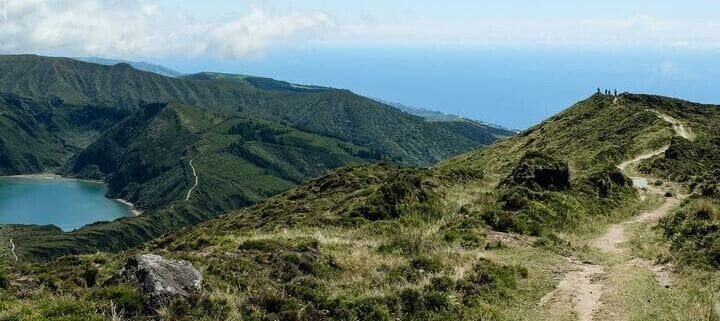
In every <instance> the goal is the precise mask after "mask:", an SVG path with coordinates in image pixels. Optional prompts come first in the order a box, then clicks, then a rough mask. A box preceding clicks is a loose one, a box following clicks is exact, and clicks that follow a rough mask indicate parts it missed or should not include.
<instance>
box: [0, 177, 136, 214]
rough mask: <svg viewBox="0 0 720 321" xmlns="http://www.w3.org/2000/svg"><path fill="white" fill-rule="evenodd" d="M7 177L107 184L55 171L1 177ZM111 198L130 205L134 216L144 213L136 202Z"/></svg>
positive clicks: (129, 207)
mask: <svg viewBox="0 0 720 321" xmlns="http://www.w3.org/2000/svg"><path fill="white" fill-rule="evenodd" d="M2 177H6V178H29V179H43V180H66V181H77V182H83V183H91V184H101V185H105V182H104V181H101V180H95V179H78V178H68V177H62V176H60V175H58V174H54V173H39V174H20V175H8V176H0V178H2ZM108 199H110V200H113V201H116V202H118V203H121V204H123V205H125V206H127V207H128V209H129V210H130V213H132V214H133V216H135V217H137V216H140V215H142V214H143V212H142V211H141V210H139V209H137V208H136V207H135V204H133V203H130V202H128V201H126V200H124V199H121V198H109V197H108Z"/></svg>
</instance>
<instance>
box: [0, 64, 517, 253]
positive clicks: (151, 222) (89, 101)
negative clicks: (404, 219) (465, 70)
mask: <svg viewBox="0 0 720 321" xmlns="http://www.w3.org/2000/svg"><path fill="white" fill-rule="evenodd" d="M0 72H2V74H3V75H4V76H3V78H2V79H0V92H8V94H1V97H2V99H0V129H3V132H4V134H3V137H2V138H0V152H1V153H0V174H5V175H8V174H28V173H38V172H47V171H56V170H57V171H58V172H59V173H61V174H62V175H65V176H71V177H77V178H89V179H98V180H104V181H105V182H106V183H107V185H108V196H109V197H112V198H122V199H125V200H127V201H129V202H132V203H133V204H134V205H135V206H136V207H138V208H139V209H141V210H142V211H143V213H144V215H143V217H139V218H128V219H122V220H119V221H115V222H110V223H98V224H94V225H91V226H87V227H84V228H82V229H80V230H78V231H74V232H72V233H61V232H59V231H56V230H55V229H50V230H48V229H47V228H46V227H17V226H13V227H0V228H2V229H3V231H5V232H6V233H8V234H9V235H13V236H14V237H16V238H18V239H21V240H23V241H24V247H23V250H22V251H23V252H24V255H28V256H32V257H36V258H37V257H40V258H48V257H55V256H56V255H61V254H70V253H81V252H94V251H97V250H105V251H117V250H122V249H127V248H128V247H131V246H137V245H139V244H140V243H142V242H144V241H147V240H149V239H152V238H154V237H157V236H159V235H162V234H164V233H167V232H170V231H174V230H176V229H178V228H180V227H183V226H187V225H189V224H195V223H198V222H201V221H204V220H206V219H208V218H210V217H214V216H216V215H218V214H221V213H223V212H227V211H229V210H231V209H236V208H238V207H244V206H249V205H251V204H254V203H257V202H259V201H262V200H264V199H266V198H267V197H270V196H273V195H277V194H278V193H281V192H284V191H287V190H289V189H291V188H293V187H294V186H296V185H298V184H301V183H303V182H305V181H307V180H308V179H311V178H314V177H318V176H319V175H321V174H322V173H324V172H326V171H328V170H331V169H334V168H337V167H341V166H344V165H348V164H355V163H360V162H377V161H380V160H388V161H392V162H396V163H402V164H408V165H430V164H432V163H434V162H436V161H438V160H440V159H443V158H446V157H449V156H451V155H455V154H457V153H460V152H463V151H467V150H470V149H473V148H476V147H479V146H482V145H484V144H489V143H492V142H494V141H495V140H496V139H498V137H499V136H501V135H499V134H498V133H505V131H503V130H499V129H496V128H492V127H489V126H486V125H482V124H479V123H470V122H468V123H466V124H463V125H462V126H456V125H438V124H435V123H430V122H426V121H424V120H423V119H421V118H418V117H415V116H410V115H407V114H405V113H403V112H400V111H399V110H396V109H394V108H391V107H389V106H386V105H384V104H382V103H378V102H376V101H373V100H370V99H367V98H364V97H361V96H358V95H355V94H353V93H351V92H349V91H345V90H337V89H331V88H324V87H316V86H302V85H296V84H290V83H287V82H282V81H276V80H272V79H267V78H259V77H250V76H242V75H227V74H217V73H202V74H197V75H189V76H184V77H179V78H172V77H165V76H161V75H158V74H154V73H149V72H142V71H138V70H135V69H133V68H132V67H131V66H130V65H128V64H117V65H113V66H104V65H96V64H91V63H85V62H81V61H78V60H74V59H65V58H50V57H41V56H34V55H13V56H0ZM387 128H394V129H395V130H387ZM196 177H197V180H198V183H199V184H198V185H197V186H195V188H193V189H192V193H190V192H189V191H190V189H191V188H192V187H193V186H194V184H195V181H196ZM30 235H32V237H30Z"/></svg>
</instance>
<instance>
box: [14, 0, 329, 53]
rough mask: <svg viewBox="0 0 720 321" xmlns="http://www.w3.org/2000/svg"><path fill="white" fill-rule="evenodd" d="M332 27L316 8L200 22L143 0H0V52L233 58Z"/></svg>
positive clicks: (259, 12) (255, 10)
mask: <svg viewBox="0 0 720 321" xmlns="http://www.w3.org/2000/svg"><path fill="white" fill-rule="evenodd" d="M333 26H334V21H333V20H332V18H331V17H330V16H328V15H326V14H324V13H321V12H290V13H282V14H278V13H273V12H268V10H263V9H259V8H252V9H250V10H249V12H247V13H245V14H243V15H241V16H238V17H234V18H231V19H227V20H223V21H201V20H198V19H196V18H194V17H192V16H189V15H186V14H184V13H182V12H178V11H175V10H169V9H167V8H163V7H161V6H160V5H158V4H156V3H154V2H152V1H150V0H117V1H114V0H110V1H101V0H0V51H2V52H39V53H52V52H62V53H69V54H75V55H98V56H108V57H141V56H144V57H147V56H155V57H157V56H166V55H178V54H185V55H214V56H219V57H225V58H238V57H242V56H246V55H250V54H255V53H258V52H260V51H262V50H264V49H267V48H268V47H271V46H273V45H276V44H282V43H290V42H296V41H302V40H306V39H309V38H312V37H314V36H315V35H317V34H319V33H320V32H322V31H324V30H328V29H330V28H332V27H333Z"/></svg>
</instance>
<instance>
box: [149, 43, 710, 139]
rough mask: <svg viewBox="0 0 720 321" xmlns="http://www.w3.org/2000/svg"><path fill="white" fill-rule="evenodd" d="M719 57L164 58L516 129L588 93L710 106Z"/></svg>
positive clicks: (591, 52)
mask: <svg viewBox="0 0 720 321" xmlns="http://www.w3.org/2000/svg"><path fill="white" fill-rule="evenodd" d="M719 57H720V50H706V49H688V48H627V47H614V48H558V47H532V48H530V47H518V48H508V47H503V48H497V47H482V46H475V47H467V46H465V47H453V46H429V45H428V46H414V47H401V46H385V47H370V46H346V47H323V46H309V47H305V48H302V49H297V48H286V49H276V50H273V51H271V52H268V53H265V54H262V55H257V56H254V57H249V58H244V59H240V60H228V59H220V58H212V57H194V58H187V57H178V58H165V59H160V60H157V61H154V62H157V63H160V64H163V65H166V66H168V67H171V68H174V69H177V70H179V71H182V72H186V73H193V72H199V71H222V72H231V73H241V74H250V75H256V76H266V77H272V78H276V79H281V80H287V81H291V82H295V83H301V84H314V85H324V86H331V87H336V88H346V89H351V90H353V91H355V92H357V93H359V94H363V95H366V96H370V97H375V98H380V99H383V100H386V101H392V102H398V103H402V104H405V105H411V106H416V107H423V108H428V109H434V110H440V111H443V112H446V113H453V114H458V115H462V116H465V117H469V118H474V119H480V120H485V121H489V122H492V123H497V124H500V125H503V126H506V127H509V128H514V129H523V128H526V127H529V126H531V125H534V124H536V123H538V122H540V121H542V120H543V119H545V118H547V117H549V116H551V115H552V114H554V113H556V112H558V111H560V110H563V109H565V108H566V107H568V106H570V105H572V104H573V103H574V102H576V101H578V100H581V99H584V98H586V97H587V96H589V95H591V94H592V93H593V92H594V91H595V90H596V88H597V87H601V88H602V89H605V88H608V89H613V90H614V89H617V90H618V91H620V92H622V91H629V92H635V93H653V94H660V95H667V96H674V97H679V98H683V99H688V100H693V101H698V102H704V103H720V90H719V89H720V68H718V66H720V59H718V58H719Z"/></svg>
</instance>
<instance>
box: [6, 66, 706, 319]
mask: <svg viewBox="0 0 720 321" xmlns="http://www.w3.org/2000/svg"><path fill="white" fill-rule="evenodd" d="M225 81H233V82H237V81H240V80H237V79H231V80H225ZM654 99H657V98H653V97H648V96H643V95H629V94H625V95H622V96H620V97H619V98H618V101H614V100H613V99H612V98H611V97H607V96H604V95H594V96H592V97H590V98H589V99H587V100H585V101H582V102H580V103H578V104H576V105H575V106H573V107H571V108H569V109H568V110H566V111H564V112H563V113H561V114H559V115H557V116H555V117H553V118H551V119H549V120H548V121H546V122H543V123H542V124H540V125H538V126H536V127H534V128H532V129H530V130H528V131H525V132H523V133H521V134H520V135H518V136H516V137H513V138H509V139H507V140H504V141H501V142H499V143H496V144H495V145H493V146H491V147H488V148H486V149H482V150H478V151H474V152H471V153H468V154H465V155H461V156H458V157H456V158H454V159H451V160H448V161H446V162H443V163H441V164H439V165H438V166H436V167H432V168H427V169H420V168H411V167H402V166H397V165H391V164H388V163H386V162H378V163H376V164H350V165H347V166H343V167H340V168H338V169H335V170H332V171H328V172H326V173H324V174H322V175H320V176H319V177H318V178H315V179H310V180H309V181H307V182H305V183H302V184H299V185H297V186H295V185H294V183H295V181H294V180H293V179H294V178H302V177H310V176H311V175H310V174H306V173H314V172H313V170H314V168H313V167H311V166H310V167H304V166H302V165H300V166H298V165H297V164H303V162H302V161H294V162H291V163H287V164H286V163H283V162H270V161H269V160H270V159H272V157H277V159H287V157H289V156H287V155H286V154H283V155H282V158H281V157H280V156H273V155H277V154H273V152H278V151H280V150H282V151H288V150H293V149H294V148H298V149H299V150H301V151H302V152H299V153H298V154H302V155H308V154H310V152H313V151H314V152H320V151H322V152H323V153H326V154H332V155H344V156H345V157H350V158H353V157H354V158H355V159H365V158H364V157H363V156H361V155H371V154H373V153H372V152H371V151H369V150H367V149H364V150H363V147H362V146H361V145H354V144H350V143H344V144H345V145H342V144H340V143H339V142H338V141H334V140H330V139H329V138H327V137H321V136H315V135H312V134H308V133H307V132H302V131H298V130H297V129H296V128H294V127H290V126H282V125H279V124H277V123H276V122H271V121H259V120H256V119H247V118H242V117H228V116H223V115H224V114H217V118H215V117H211V115H216V114H211V113H204V112H203V113H197V114H195V113H194V110H195V109H188V107H185V106H182V105H174V104H173V105H169V106H166V107H164V108H163V111H161V112H160V113H164V112H167V113H169V115H172V117H178V118H179V119H186V121H180V122H174V123H173V122H170V121H164V122H163V123H165V124H171V125H172V126H179V128H183V130H187V131H188V132H189V133H190V134H191V135H190V134H189V135H190V136H189V137H192V141H191V142H190V143H189V145H190V146H193V148H191V149H190V151H191V152H192V153H191V154H190V155H188V156H185V158H184V160H188V158H189V157H197V158H195V159H196V162H197V163H194V164H195V166H196V167H197V168H196V169H199V170H200V171H201V173H202V172H203V171H205V172H206V173H212V171H211V169H212V168H220V165H219V164H236V163H233V162H230V161H227V160H228V159H232V160H235V159H240V160H242V162H243V164H247V166H255V167H256V168H258V169H260V168H263V169H267V170H266V171H263V172H262V173H263V174H262V175H264V176H263V177H272V178H273V179H276V180H278V181H280V180H281V181H284V182H290V183H289V184H288V188H291V186H295V187H292V188H291V189H290V190H288V191H286V192H284V193H281V194H278V195H275V196H271V197H269V198H267V199H266V200H264V201H261V202H259V203H257V204H255V205H252V206H249V207H246V208H242V209H238V210H234V211H230V212H228V213H226V214H224V215H221V216H218V217H214V218H212V219H209V220H207V221H204V222H201V223H198V224H195V225H193V226H187V227H184V228H182V229H181V230H179V231H176V232H174V233H170V234H167V235H164V236H162V237H160V238H156V239H154V240H153V241H151V242H147V243H144V244H142V245H139V244H138V243H136V244H134V245H139V246H138V247H137V248H134V249H131V250H127V251H124V252H120V253H117V254H107V253H95V254H85V255H69V256H64V257H60V258H57V259H54V260H53V261H52V262H50V263H45V262H33V261H29V260H27V259H28V258H32V257H42V253H43V251H52V250H48V249H49V248H51V247H50V246H48V245H47V244H53V246H54V244H61V245H62V244H63V239H62V238H58V239H51V238H48V235H52V231H51V230H49V229H50V228H45V229H46V230H45V231H43V232H40V231H37V229H40V228H38V227H36V228H34V229H35V230H33V229H31V228H27V227H10V228H9V229H8V230H2V231H0V242H1V243H2V244H7V242H6V240H4V239H2V238H8V237H13V238H15V239H16V240H17V242H18V243H20V244H23V246H22V247H21V248H20V249H19V251H20V254H21V256H22V257H23V261H21V262H20V263H17V264H15V263H13V264H7V265H6V266H7V269H6V271H7V272H5V275H7V278H8V279H9V280H10V281H9V282H8V287H7V288H8V290H7V291H3V292H0V311H2V312H0V320H3V319H9V320H33V319H49V320H67V319H73V318H75V319H77V318H82V319H89V320H94V319H107V318H110V317H116V318H122V319H125V320H146V319H161V320H225V319H228V320H276V319H283V320H346V319H358V320H363V319H365V320H391V319H392V320H395V319H401V320H451V319H452V320H456V319H460V320H477V319H481V320H516V319H547V320H564V319H569V320H572V319H573V318H575V316H570V317H569V318H562V317H557V318H556V316H555V315H553V314H551V313H548V312H554V311H548V310H547V309H548V308H547V307H543V306H540V305H538V302H541V301H542V300H543V299H542V298H543V297H544V296H545V294H547V293H552V292H551V291H552V290H553V289H554V287H555V286H556V285H557V283H558V274H559V273H563V274H564V273H569V272H577V271H578V269H579V266H581V265H590V264H593V263H590V261H591V260H592V261H596V262H597V261H603V260H608V258H607V257H605V256H603V255H602V254H599V253H597V250H593V249H590V248H589V247H587V246H586V245H587V244H586V242H585V241H584V240H583V241H582V242H579V241H578V238H586V237H587V235H591V234H593V233H596V232H597V231H598V229H601V228H603V227H604V226H605V225H606V224H607V223H609V222H617V221H620V220H624V219H627V218H628V217H629V216H631V215H635V214H638V212H639V211H640V210H642V209H644V208H645V207H646V206H648V204H649V203H653V202H659V200H658V199H655V198H651V199H646V200H645V201H641V200H640V198H639V197H638V195H639V194H638V192H637V191H636V190H635V189H634V188H633V187H632V186H631V185H632V184H631V181H630V179H629V178H628V177H626V176H625V175H624V174H623V172H622V171H620V170H619V169H617V168H616V167H615V166H616V165H617V164H619V163H620V162H621V161H624V160H627V159H632V158H634V157H636V156H637V155H639V154H642V153H643V152H647V151H650V150H657V149H659V148H661V147H663V146H664V145H666V144H667V142H668V141H670V140H671V137H672V136H673V133H674V132H673V130H672V128H670V126H669V125H668V124H667V123H665V122H664V121H662V120H661V119H660V118H658V117H657V115H656V114H655V113H653V112H652V111H651V110H648V109H649V108H651V107H652V108H653V109H654V108H655V105H653V104H655V103H652V104H650V103H649V102H652V101H654ZM660 101H662V102H673V101H674V100H670V99H660ZM669 104H670V105H672V104H673V103H669ZM657 106H658V107H657V108H658V110H660V111H662V112H663V113H667V114H672V115H673V117H676V118H678V119H682V120H684V121H687V122H689V123H690V124H691V126H689V127H691V128H693V130H695V132H693V134H694V135H695V137H697V138H696V139H697V140H701V139H703V137H704V135H707V134H706V131H704V130H702V126H695V124H694V123H693V120H692V119H694V117H696V116H693V115H691V114H690V113H688V114H680V112H679V110H678V109H676V108H675V107H671V106H670V107H668V106H666V107H663V106H665V105H662V104H659V103H658V105H657ZM672 106H674V105H672ZM698 108H700V107H698ZM707 108H713V107H711V106H704V107H702V108H700V109H699V110H705V109H707ZM683 110H684V109H683ZM193 115H196V116H193ZM198 115H203V116H202V117H200V116H198ZM137 116H138V115H135V116H134V117H137ZM128 119H133V118H132V117H131V118H128ZM160 119H162V118H160ZM187 119H189V121H187ZM201 120H202V121H201ZM148 124H149V123H148ZM110 132H112V130H111V131H110ZM328 142H332V143H328ZM673 143H675V141H673ZM691 143H692V142H691ZM678 144H679V143H678ZM110 145H116V146H123V144H110ZM278 145H280V146H283V147H282V148H278V149H273V148H272V147H274V146H278ZM202 146H206V147H205V148H204V149H201V148H200V147H202ZM678 146H679V145H678ZM171 147H172V146H168V148H171ZM123 148H124V147H123ZM671 149H672V147H671ZM671 149H669V150H668V151H670V150H671ZM203 150H204V151H206V152H209V151H213V152H212V153H208V154H203V153H202V151H203ZM670 153H672V152H670ZM226 154H227V156H225V155H226ZM198 155H200V156H198ZM203 155H220V156H217V157H218V158H215V157H207V156H203ZM182 157H183V156H182V155H180V156H179V158H182ZM296 157H302V156H301V155H297V156H296ZM191 159H192V158H191ZM300 159H302V158H300ZM220 160H224V161H226V162H225V163H222V162H220ZM671 160H672V157H671ZM687 160H688V161H690V158H688V159H687ZM183 163H184V162H183ZM660 163H662V161H660V160H658V159H650V160H647V161H646V162H644V163H643V164H642V166H640V167H639V170H650V171H656V172H655V173H661V171H662V170H663V167H661V166H653V164H660ZM700 163H701V164H702V165H697V164H696V165H693V166H688V167H687V168H690V169H693V170H695V169H697V168H700V169H699V171H700V173H705V172H708V171H711V170H713V171H714V168H713V167H712V166H713V165H711V164H710V163H711V162H709V161H708V162H705V161H701V162H700ZM273 164H275V165H273ZM278 164H279V165H278ZM232 166H235V165H232ZM244 166H245V165H244ZM230 168H235V167H230ZM238 168H239V167H238ZM683 170H686V169H683ZM81 172H82V171H81ZM237 172H239V171H237ZM258 175H260V174H258ZM303 175H304V176H303ZM658 176H660V175H658ZM700 176H703V175H700ZM211 177H212V176H211ZM215 179H218V180H219V179H220V177H217V178H215ZM210 181H211V182H213V181H212V180H210ZM268 181H270V179H268ZM658 181H659V182H656V184H653V185H664V184H666V183H664V182H663V181H661V180H658ZM257 182H261V183H262V184H265V181H264V180H262V179H260V180H257ZM694 182H698V183H697V184H695V185H694V186H695V188H696V191H698V193H696V195H694V196H692V197H691V198H690V199H689V200H688V201H687V202H685V203H684V204H683V206H682V207H681V208H680V209H679V210H678V211H677V212H676V213H674V214H673V215H671V216H669V217H668V218H667V219H665V220H664V221H663V222H662V231H656V230H651V229H649V228H648V229H647V230H645V231H642V233H639V235H642V236H643V237H644V238H645V239H639V240H636V239H633V240H628V241H629V243H630V244H631V246H632V248H631V250H632V251H636V252H638V253H639V254H638V255H639V256H640V257H642V258H644V259H657V260H662V262H665V261H667V260H674V261H675V263H676V264H678V265H679V266H680V267H681V268H682V269H683V270H684V272H682V273H684V274H681V275H679V276H678V281H677V282H676V283H674V284H673V288H671V289H665V288H663V287H661V286H660V285H659V284H658V283H657V282H656V281H655V278H654V276H653V275H652V273H653V272H652V270H649V269H640V268H636V267H634V266H632V265H631V263H632V262H629V263H627V264H617V265H608V267H611V269H609V271H606V273H607V275H611V276H612V280H613V281H617V282H623V284H621V285H618V284H608V290H607V294H608V295H607V296H604V297H603V300H608V301H607V302H609V303H617V302H622V304H626V305H628V306H629V308H628V309H627V310H626V311H627V312H628V313H629V314H628V315H627V316H628V317H630V318H632V319H639V320H649V319H653V318H654V317H655V318H660V319H663V318H664V319H672V318H677V317H678V316H679V313H677V311H681V309H680V308H681V307H685V306H689V302H695V301H697V300H699V299H701V298H702V300H703V301H702V302H703V303H712V301H713V300H714V298H711V297H708V295H707V294H708V293H710V290H708V289H711V288H712V287H714V286H716V285H717V277H716V274H713V273H712V272H708V271H703V270H695V268H694V267H697V266H702V267H704V268H708V269H710V268H712V269H716V268H717V267H718V265H717V258H718V251H717V248H718V247H717V240H718V237H720V235H718V233H717V230H718V214H717V213H718V210H717V202H714V201H710V200H709V196H707V195H708V194H705V195H703V193H704V192H703V191H705V190H708V189H709V188H707V186H709V184H708V181H697V180H695V179H692V180H689V184H688V187H691V186H692V185H693V183H694ZM291 183H292V185H291ZM657 183H659V184H657ZM206 185H207V187H202V185H201V187H198V188H199V189H198V190H197V193H198V194H197V195H198V197H200V195H201V196H202V197H203V198H212V197H214V196H213V195H223V194H222V193H229V192H225V191H238V190H241V189H240V188H237V187H233V188H228V189H220V188H219V187H218V186H222V185H220V184H217V183H210V184H206ZM232 186H242V185H240V184H238V185H232ZM258 186H259V185H258ZM266 186H271V185H266ZM202 188H208V189H202ZM212 188H215V189H212ZM678 190H681V189H678ZM218 191H219V192H218ZM216 193H217V194H216ZM642 195H645V194H642ZM180 196H181V197H180V198H182V195H180ZM223 197H225V196H223ZM658 198H660V197H659V196H658ZM184 203H185V202H175V203H174V204H175V208H174V211H169V210H159V211H158V213H156V214H154V215H148V216H145V217H140V218H137V219H134V220H132V221H131V223H129V224H124V225H122V226H121V225H117V224H118V223H117V222H116V223H112V224H102V225H98V226H97V227H94V228H95V230H93V227H89V228H86V229H81V230H80V231H78V232H76V233H78V234H76V236H75V237H79V236H80V235H82V236H81V237H82V238H83V239H84V240H86V241H87V242H92V239H94V238H102V237H101V236H100V234H113V233H123V234H126V233H127V234H128V235H135V233H137V234H138V235H140V234H142V233H148V234H151V233H152V229H151V228H150V226H157V224H158V222H155V224H149V223H148V224H147V225H144V223H141V222H143V221H144V220H148V221H151V220H166V221H167V222H176V221H177V220H176V219H178V217H174V216H173V215H175V214H173V213H175V211H185V212H184V214H183V215H182V216H181V217H185V218H187V217H195V215H203V213H207V212H209V210H210V209H204V208H201V207H200V206H199V205H198V204H200V203H197V202H196V201H194V200H193V198H191V201H189V202H187V204H184ZM193 220H195V219H193ZM199 221H203V219H200V218H198V219H196V222H199ZM190 223H195V222H188V224H190ZM174 227H175V228H179V226H174ZM627 228H628V229H631V228H637V227H636V226H634V225H632V224H629V225H627ZM22 229H28V230H24V231H20V230H22ZM90 231H93V232H90ZM148 231H149V232H148ZM83 233H85V234H83ZM93 233H97V235H93ZM23 235H26V236H23ZM37 240H40V242H44V244H46V245H42V246H38V245H37V244H38V243H37V242H38V241H37ZM33 242H36V243H33ZM666 242H668V243H666ZM26 244H29V245H26ZM578 245H581V246H578ZM107 246H108V247H110V248H111V247H113V246H114V245H107ZM43 247H47V248H45V249H44V248H43ZM148 252H152V253H156V254H159V255H162V256H164V257H168V258H175V259H183V260H188V261H190V262H192V263H193V265H194V266H195V267H197V268H198V269H199V270H200V271H201V273H202V274H203V276H204V287H203V290H202V291H201V292H200V293H199V294H197V295H196V296H194V297H191V298H190V299H188V300H187V301H178V302H175V303H172V304H170V305H168V306H166V307H164V308H162V309H160V310H157V311H154V310H152V309H149V308H148V306H146V305H145V304H144V303H143V301H142V299H141V298H138V297H137V296H136V295H134V293H133V292H131V291H129V290H128V289H127V288H123V287H117V286H112V287H110V286H104V285H103V282H102V281H103V280H106V279H107V278H109V277H110V275H112V273H114V272H115V271H117V270H118V269H119V268H120V267H121V266H122V264H123V262H124V261H125V260H126V259H127V258H128V257H129V256H132V255H135V254H138V253H148ZM54 254H55V255H58V254H63V253H62V252H55V253H54ZM64 254H67V253H64ZM45 258H47V257H45ZM569 261H570V262H569ZM5 262H7V261H5ZM580 262H584V263H580ZM651 262H652V261H651ZM590 277H594V276H590ZM638 280H640V281H638ZM703 282H704V283H705V284H706V285H704V286H700V285H699V284H701V283H703ZM675 286H677V289H675ZM618 288H622V289H623V290H626V291H624V292H622V293H620V291H616V292H613V291H615V289H618ZM647 293H650V294H652V296H651V297H647V296H646V295H645V294H647ZM623 300H625V301H623ZM658 307H662V308H663V309H668V310H669V311H672V312H671V313H669V314H668V315H664V314H662V313H661V312H662V310H660V309H659V308H658ZM613 308H614V306H612V305H609V306H608V307H607V308H606V309H604V310H603V313H612V312H613V310H612V309H613ZM713 309H714V308H713V307H711V306H707V307H705V306H703V307H702V308H696V309H694V310H682V313H683V314H684V316H683V317H685V318H690V319H692V318H694V317H698V316H701V317H706V316H708V315H712V313H713ZM571 311H572V310H571ZM658 315H659V316H663V317H658Z"/></svg>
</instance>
